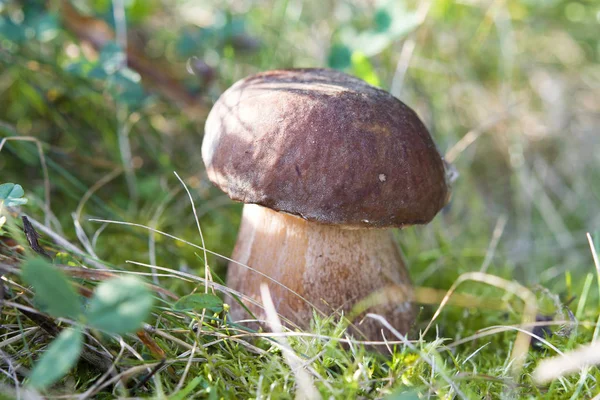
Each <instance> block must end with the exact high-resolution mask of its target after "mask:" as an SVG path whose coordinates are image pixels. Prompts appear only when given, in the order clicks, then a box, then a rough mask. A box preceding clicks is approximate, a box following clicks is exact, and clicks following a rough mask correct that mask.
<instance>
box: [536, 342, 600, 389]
mask: <svg viewBox="0 0 600 400" xmlns="http://www.w3.org/2000/svg"><path fill="white" fill-rule="evenodd" d="M596 364H600V344H598V343H593V344H590V345H587V346H582V347H580V348H578V349H577V350H574V351H571V352H568V353H565V354H563V355H561V356H558V357H552V358H548V359H545V360H542V361H541V362H540V364H539V365H538V367H537V368H536V369H535V370H534V371H533V379H534V380H535V381H536V382H538V383H546V382H550V381H551V380H553V379H556V378H560V377H561V376H565V375H568V374H572V373H574V372H577V371H580V370H581V369H583V368H586V367H589V366H592V365H596Z"/></svg>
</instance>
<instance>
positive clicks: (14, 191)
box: [0, 183, 27, 232]
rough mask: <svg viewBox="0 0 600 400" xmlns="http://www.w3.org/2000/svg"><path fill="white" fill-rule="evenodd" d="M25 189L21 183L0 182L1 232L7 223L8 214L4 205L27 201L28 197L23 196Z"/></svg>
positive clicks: (8, 205) (21, 203) (14, 204)
mask: <svg viewBox="0 0 600 400" xmlns="http://www.w3.org/2000/svg"><path fill="white" fill-rule="evenodd" d="M24 195H25V191H24V190H23V187H22V186H21V185H16V184H14V183H3V184H0V232H2V227H3V226H4V224H5V223H6V215H3V214H4V207H16V206H20V205H23V204H26V203H27V199H26V198H24V197H23V196H24Z"/></svg>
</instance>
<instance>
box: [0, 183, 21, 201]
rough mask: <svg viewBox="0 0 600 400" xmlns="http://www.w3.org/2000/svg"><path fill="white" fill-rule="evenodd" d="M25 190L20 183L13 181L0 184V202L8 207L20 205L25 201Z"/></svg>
mask: <svg viewBox="0 0 600 400" xmlns="http://www.w3.org/2000/svg"><path fill="white" fill-rule="evenodd" d="M24 194H25V191H24V190H23V187H21V185H15V184H14V183H3V184H2V185H0V202H4V204H5V205H7V206H8V207H14V206H20V205H22V204H25V203H27V199H25V198H23V195H24Z"/></svg>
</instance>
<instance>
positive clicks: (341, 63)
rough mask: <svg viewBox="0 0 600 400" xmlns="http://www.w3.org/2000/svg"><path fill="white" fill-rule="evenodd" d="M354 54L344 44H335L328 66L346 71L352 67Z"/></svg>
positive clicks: (332, 47)
mask: <svg viewBox="0 0 600 400" xmlns="http://www.w3.org/2000/svg"><path fill="white" fill-rule="evenodd" d="M351 57H352V52H351V51H350V49H349V48H348V47H347V46H344V45H343V44H334V45H333V46H331V49H330V50H329V57H327V64H328V65H329V66H330V67H331V68H335V69H344V68H347V67H349V66H350V61H351V60H350V59H351Z"/></svg>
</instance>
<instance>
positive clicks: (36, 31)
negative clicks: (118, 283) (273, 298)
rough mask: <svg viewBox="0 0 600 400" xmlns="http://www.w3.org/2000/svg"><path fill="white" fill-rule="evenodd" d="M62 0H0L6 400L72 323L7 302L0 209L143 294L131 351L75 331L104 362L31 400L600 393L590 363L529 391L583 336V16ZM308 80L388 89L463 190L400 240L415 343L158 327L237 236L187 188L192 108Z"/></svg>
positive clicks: (46, 242) (590, 84) (192, 185)
mask: <svg viewBox="0 0 600 400" xmlns="http://www.w3.org/2000/svg"><path fill="white" fill-rule="evenodd" d="M73 3H74V4H75V5H76V6H77V7H78V8H77V12H78V13H79V14H78V15H79V18H80V19H78V20H74V19H73V18H74V17H73V15H70V16H68V15H65V14H64V12H63V10H64V8H60V7H59V6H60V4H59V2H49V3H48V4H46V3H42V2H40V3H39V4H37V5H36V4H33V5H31V4H28V5H27V6H26V7H22V5H21V4H20V3H19V2H18V1H6V2H3V3H1V4H0V17H1V18H2V24H0V65H1V66H2V67H1V68H0V104H2V105H3V106H2V107H0V140H2V139H9V140H7V141H5V142H3V143H2V144H1V145H0V147H1V149H0V183H4V182H14V183H19V184H21V185H22V186H23V187H24V189H25V191H26V196H27V198H28V199H29V203H28V204H27V205H25V206H23V207H21V208H20V210H14V213H13V214H11V216H10V218H9V221H8V222H7V224H6V225H5V227H4V233H3V236H1V237H0V267H1V268H2V273H3V277H2V285H3V286H2V287H3V289H4V292H5V296H4V302H3V304H2V308H1V310H0V313H1V316H2V318H1V320H0V321H1V324H2V329H1V330H0V352H1V354H2V363H1V364H0V372H2V374H0V376H1V378H0V389H1V390H0V391H1V392H2V393H4V394H3V396H4V397H7V398H14V397H19V396H24V393H26V391H27V390H30V389H28V388H27V387H26V376H27V373H28V371H30V370H31V368H32V366H33V365H34V364H35V360H36V359H37V358H38V357H39V356H40V355H41V354H43V352H44V351H45V349H47V347H48V345H49V343H50V342H51V340H52V336H53V335H52V330H51V329H50V331H48V330H46V329H45V328H44V326H45V325H44V323H48V322H51V323H52V324H53V325H52V326H55V327H56V328H57V329H58V330H61V329H64V328H66V327H69V326H70V325H71V321H69V320H68V319H52V318H49V317H46V316H45V315H44V314H42V313H40V311H39V307H38V305H37V304H35V303H34V302H33V296H32V292H31V291H30V290H29V289H28V288H27V287H24V286H22V281H21V279H20V274H19V266H20V265H21V263H22V261H23V260H24V259H26V258H27V257H29V256H30V255H31V251H30V250H29V247H28V245H27V243H26V241H25V238H24V235H23V233H22V232H21V231H20V222H19V220H18V219H16V217H17V216H18V213H19V212H22V213H25V214H27V215H29V216H30V219H31V220H32V221H33V222H35V221H37V222H39V224H38V225H35V226H36V229H37V230H38V232H39V233H40V236H41V238H40V242H41V244H42V245H43V246H44V248H45V249H46V250H47V251H48V252H49V253H50V254H51V255H52V256H53V258H54V260H55V262H56V263H57V264H60V265H63V266H64V270H65V271H66V272H67V273H68V274H69V275H70V276H71V278H72V279H73V280H74V281H75V282H76V284H77V285H78V287H79V288H80V291H82V292H85V290H86V289H88V290H90V289H93V288H94V287H95V286H97V285H98V284H99V282H100V281H102V280H103V279H106V276H107V275H106V274H108V272H110V273H112V274H117V275H125V274H136V275H140V276H142V277H143V278H144V279H146V280H147V282H149V283H153V284H155V285H156V286H159V287H160V288H162V291H161V292H158V291H157V292H156V303H155V304H156V306H155V307H154V311H153V315H152V317H151V319H150V320H148V325H146V326H144V328H143V329H142V330H141V331H140V332H138V333H137V334H131V335H124V336H123V337H122V338H120V337H118V336H115V335H108V334H105V333H100V332H97V331H94V330H88V331H87V332H86V335H87V336H86V337H87V343H88V345H89V348H88V350H89V351H90V354H96V355H97V357H101V359H102V360H104V362H106V364H103V363H93V362H89V361H86V358H82V360H81V361H80V362H79V363H78V364H77V365H76V366H75V368H74V369H73V370H72V371H71V372H70V373H69V374H68V375H67V376H66V377H65V378H63V379H62V380H61V381H60V382H58V383H57V384H55V385H53V386H52V387H51V388H50V389H48V391H47V394H48V395H49V396H51V397H59V396H65V397H72V396H73V394H74V393H77V394H78V395H83V394H85V395H84V396H83V397H84V398H90V397H94V398H113V397H114V396H117V395H118V396H123V397H127V396H129V397H156V398H159V397H168V398H175V399H178V398H180V399H184V398H192V397H196V398H291V397H295V396H296V395H300V394H302V393H308V390H310V389H309V388H311V387H313V386H314V387H315V388H316V389H317V390H318V391H319V392H320V394H321V396H322V397H324V398H329V397H331V396H332V397H334V398H382V397H383V398H386V397H387V398H390V399H413V398H448V399H449V398H469V399H470V398H490V399H495V398H501V397H508V398H548V399H578V398H593V397H594V396H597V395H598V393H600V389H599V388H598V384H597V380H598V379H599V378H600V376H599V373H598V370H597V368H595V367H590V368H587V369H582V370H577V371H575V372H574V373H572V374H569V375H566V376H560V377H556V374H555V375H553V378H552V379H550V380H548V381H545V382H543V383H541V382H538V381H534V379H533V376H534V371H535V370H536V368H537V367H538V366H543V365H544V363H543V362H542V361H543V360H546V359H550V358H551V357H554V356H556V355H558V354H560V353H569V352H570V351H572V350H574V349H577V348H578V347H579V346H582V345H588V344H590V343H592V342H595V341H596V339H597V336H598V332H599V329H598V315H599V314H600V280H599V276H598V274H599V272H598V270H597V269H596V268H595V264H594V257H593V256H595V248H597V247H598V246H599V243H600V238H599V239H595V236H594V235H593V233H594V232H595V231H596V230H597V229H598V226H599V224H600V219H599V218H598V215H597V214H598V213H597V212H596V210H597V209H598V205H599V202H600V200H599V199H600V192H599V191H598V188H597V185H595V184H594V183H595V182H597V180H598V178H599V173H598V171H599V169H598V156H597V154H598V148H599V146H600V138H599V137H598V135H597V134H596V132H595V131H596V130H597V129H596V127H597V126H598V123H599V122H600V121H598V116H599V115H600V102H599V100H598V96H596V95H595V91H597V88H598V86H599V83H600V75H599V74H598V59H599V58H600V44H599V43H600V42H598V38H597V35H596V34H595V31H597V29H595V28H596V27H597V23H598V13H599V12H600V9H598V6H597V5H595V4H594V3H593V2H586V1H581V2H577V1H549V2H537V1H534V0H528V1H514V0H507V1H494V2H483V1H464V2H455V1H446V0H444V1H442V0H438V1H432V2H422V4H420V5H419V7H416V3H413V2H410V1H406V2H397V4H403V5H405V8H404V9H402V10H399V11H398V9H389V8H386V6H385V2H377V3H376V4H375V3H374V4H371V3H370V2H365V3H360V4H359V3H357V2H318V3H314V2H307V1H304V2H302V1H292V0H290V1H285V0H273V1H271V2H265V3H251V2H231V3H228V4H227V5H223V4H222V2H217V1H214V2H203V3H202V6H199V5H198V4H196V3H194V2H186V1H177V2H175V1H167V0H155V1H149V2H146V1H141V0H139V1H132V2H126V3H125V4H123V2H119V1H114V2H102V1H92V2H73ZM113 5H114V6H115V7H116V9H117V10H118V8H119V7H121V6H123V7H125V14H124V15H125V18H123V17H122V16H121V14H119V13H118V12H117V13H114V12H113V9H112V8H111V6H113ZM413 11H414V12H416V17H418V18H416V21H417V23H416V25H414V24H413V25H411V22H410V21H411V18H408V16H410V15H411V14H410V12H413ZM86 13H87V14H86ZM84 15H88V16H90V17H93V18H94V19H93V20H87V19H85V17H84ZM385 16H392V17H393V18H390V20H391V22H392V23H393V24H392V25H390V26H392V27H393V29H392V28H389V27H387V25H385V24H386V23H387V22H385V21H387V19H386V18H384V17H385ZM58 21H63V23H60V24H59V23H58ZM82 21H83V22H84V23H83V24H80V25H77V22H82ZM90 21H94V22H93V23H91V22H90ZM99 21H106V22H105V23H106V24H107V25H105V26H107V27H109V28H110V29H112V30H116V31H118V32H123V30H124V31H126V32H127V33H128V36H127V45H128V48H129V49H134V50H135V51H133V50H132V51H133V52H132V53H128V57H129V58H130V59H133V60H137V61H138V64H137V67H138V68H137V69H136V68H133V69H134V70H137V71H138V72H139V74H140V76H141V81H140V82H138V81H136V79H129V80H128V76H129V75H127V74H125V75H118V73H120V72H118V73H116V72H114V71H112V70H110V68H109V67H110V65H111V64H110V63H111V62H112V61H111V60H114V59H115V58H114V57H118V56H119V54H120V53H119V51H112V52H111V51H108V50H106V48H105V50H104V51H102V50H100V49H94V48H93V46H91V45H90V44H85V43H84V40H83V39H84V38H85V34H86V32H87V33H88V34H89V33H90V32H95V31H94V29H96V28H97V27H98V26H101V25H100V24H101V23H100V22H99ZM388 22H389V21H388ZM403 24H404V25H403ZM77 26H84V27H86V30H84V31H83V33H82V32H81V31H78V30H77V29H75V28H74V27H77ZM103 26H104V25H103ZM351 31H353V32H355V33H356V32H357V35H358V37H361V36H360V35H361V34H362V35H366V34H371V35H372V34H378V33H377V32H379V33H381V32H384V33H385V34H384V35H380V36H377V38H379V39H381V40H386V41H387V42H386V43H387V45H385V46H383V47H382V48H381V49H380V50H379V51H377V52H376V53H375V54H370V53H369V51H371V50H372V48H353V47H352V46H351V45H352V43H359V42H360V41H359V40H358V39H356V40H351V39H348V37H349V36H351V33H352V32H351ZM98 32H103V31H102V30H99V31H98ZM349 32H350V33H349ZM396 32H400V33H396ZM363 37H364V36H363ZM373 37H374V36H373ZM119 40H120V41H123V37H122V36H121V37H120V39H119ZM373 40H374V39H373ZM371 43H373V42H372V41H371ZM334 50H335V51H334ZM338 50H339V51H338ZM346 50H347V51H349V52H350V53H352V52H354V53H353V54H354V56H353V57H351V58H350V59H349V60H348V59H346V58H344V57H343V55H344V54H345V53H344V51H346ZM192 56H195V57H197V58H196V59H190V57H192ZM135 57H138V58H135ZM144 60H149V61H150V65H151V66H152V68H151V69H150V70H148V69H144V65H146V64H144ZM365 60H366V61H365ZM186 64H187V67H189V68H190V69H192V70H194V71H195V72H196V75H190V74H188V73H187V72H186ZM327 65H333V66H338V67H340V68H343V69H345V70H346V71H347V72H350V73H354V74H357V75H359V76H361V77H363V78H364V79H369V80H373V79H376V80H377V81H379V83H380V85H381V86H382V87H383V88H385V89H388V90H389V89H392V90H393V91H394V94H395V95H397V96H398V97H399V98H401V99H402V100H403V101H404V102H405V103H407V104H409V105H410V106H411V107H413V108H415V109H416V110H417V112H418V113H419V115H420V116H421V117H422V119H423V120H424V121H425V123H426V125H427V126H428V127H429V128H430V131H431V132H432V135H433V136H434V138H435V140H436V143H437V144H438V146H439V148H440V150H441V151H442V153H445V154H446V156H447V158H448V159H449V160H451V161H452V162H453V164H454V166H455V167H456V169H457V171H458V172H459V174H460V176H459V178H458V180H457V181H456V182H455V185H454V188H453V197H452V201H451V203H450V205H449V206H448V207H446V208H445V209H444V210H443V211H442V213H440V215H439V216H438V217H436V219H435V220H434V221H433V222H432V223H431V224H429V225H427V226H419V227H412V228H408V229H404V230H402V231H398V232H397V238H398V242H399V243H400V245H401V246H402V249H403V251H404V253H405V255H406V259H407V264H408V266H409V269H410V273H411V276H412V279H413V282H414V283H415V285H416V286H418V287H419V288H421V289H419V290H420V291H419V293H421V296H420V297H419V300H420V303H421V304H420V309H419V310H420V311H419V316H418V319H417V322H416V324H415V326H414V328H413V330H412V331H411V332H410V333H409V334H408V335H407V337H404V336H402V335H398V337H394V338H393V342H389V343H378V344H376V345H374V344H372V343H371V344H365V343H361V342H358V341H356V340H354V339H351V338H349V337H348V336H347V334H346V330H345V329H346V327H345V326H344V325H343V324H342V323H339V322H336V321H335V320H333V319H324V318H322V317H320V316H318V315H315V318H314V321H312V324H311V328H310V329H309V330H305V331H298V330H288V329H287V328H283V329H284V334H275V333H273V331H277V330H278V329H279V327H278V325H277V323H276V320H275V322H273V323H272V324H270V325H269V327H268V328H267V329H265V331H263V332H253V331H249V330H247V329H243V328H242V327H240V326H239V325H236V324H234V323H231V321H228V320H227V315H226V313H222V312H221V313H216V314H215V315H213V314H212V313H204V314H197V313H194V312H190V311H177V310H175V309H174V308H173V304H174V302H175V300H174V299H173V298H171V297H169V296H168V293H173V294H175V295H176V296H184V295H187V294H190V293H193V292H204V291H205V290H208V289H210V288H211V287H214V288H215V290H216V291H217V293H218V294H222V293H223V292H226V291H227V288H226V286H219V284H221V285H222V284H223V283H222V282H221V281H220V277H224V276H225V274H224V273H225V270H226V265H227V261H226V259H225V258H224V257H223V256H228V255H230V254H231V250H232V248H233V245H234V243H235V240H236V233H237V229H238V225H239V218H240V211H241V207H240V205H238V204H234V203H232V202H231V201H229V200H228V199H227V198H226V196H224V195H223V194H222V193H220V192H219V191H218V190H217V189H216V188H214V187H212V185H210V183H209V182H208V181H207V178H206V176H205V173H204V171H203V164H202V160H201V157H200V146H201V142H202V126H203V122H204V119H205V117H206V113H207V111H208V109H209V108H210V105H211V104H212V102H214V100H215V99H216V98H217V97H218V95H219V94H220V93H221V92H222V91H223V90H224V89H226V88H227V87H228V86H229V85H231V84H232V83H233V82H235V81H236V80H237V79H240V78H242V77H244V76H246V75H248V74H250V73H253V72H257V71H260V70H265V69H270V68H278V67H289V66H295V67H299V66H327ZM107 71H108V72H107ZM111 71H112V72H111ZM117 71H121V72H122V71H123V70H122V69H118V70H117ZM92 72H93V73H92ZM134 77H135V74H134ZM164 79H170V80H169V81H168V84H164V81H163V80H164ZM190 93H191V95H190ZM15 137H19V139H18V140H15ZM27 137H29V138H33V139H35V140H34V141H32V140H30V139H26V138H27ZM174 171H176V172H177V173H178V174H179V177H181V182H180V180H178V177H177V176H175V175H174V174H173V172H174ZM183 184H185V186H184V185H183ZM186 187H187V188H188V189H189V196H188V193H186ZM190 199H191V200H192V201H193V204H194V207H192V203H191V202H190ZM195 215H197V218H198V219H197V220H196V219H195V218H194V217H195ZM101 220H102V221H108V220H110V221H116V222H118V223H108V222H102V221H101ZM43 226H45V227H46V228H45V229H43ZM199 228H201V234H200V231H199ZM157 231H161V232H165V233H168V234H169V235H172V236H167V235H164V234H161V233H158V232H157ZM587 232H590V233H592V235H591V236H590V239H593V240H592V242H594V243H595V246H596V247H594V246H592V247H590V241H588V237H587V236H586V233H587ZM203 242H204V243H205V245H206V246H205V247H206V249H207V250H210V251H211V252H210V253H205V252H204V246H203V245H202V243H203ZM590 249H591V250H590ZM88 268H89V269H88ZM100 269H101V270H100ZM207 272H210V273H207ZM210 276H212V278H213V281H214V284H212V283H210V284H209V283H207V281H206V280H205V279H204V278H205V277H210ZM209 282H210V279H209ZM459 283H460V284H459ZM27 312H29V314H27ZM35 315H37V316H38V317H37V318H36V317H34V316H35ZM271 315H272V313H271ZM32 316H33V317H32ZM32 318H33V319H32ZM40 318H41V319H40ZM532 320H537V322H535V321H532ZM534 325H535V327H534ZM545 327H547V328H545ZM527 332H529V333H527ZM532 334H533V335H536V336H537V337H534V339H533V340H532V343H531V345H529V340H530V338H531V337H532ZM374 348H377V349H379V352H376V351H373V349H374ZM88 355H89V354H88ZM298 364H300V365H302V366H303V367H304V368H302V369H298V368H294V367H295V366H297V365H298ZM102 365H104V366H105V367H106V368H103V367H102ZM546 365H547V364H546ZM301 371H303V372H301ZM299 374H300V375H299ZM559 375H560V374H559Z"/></svg>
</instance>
